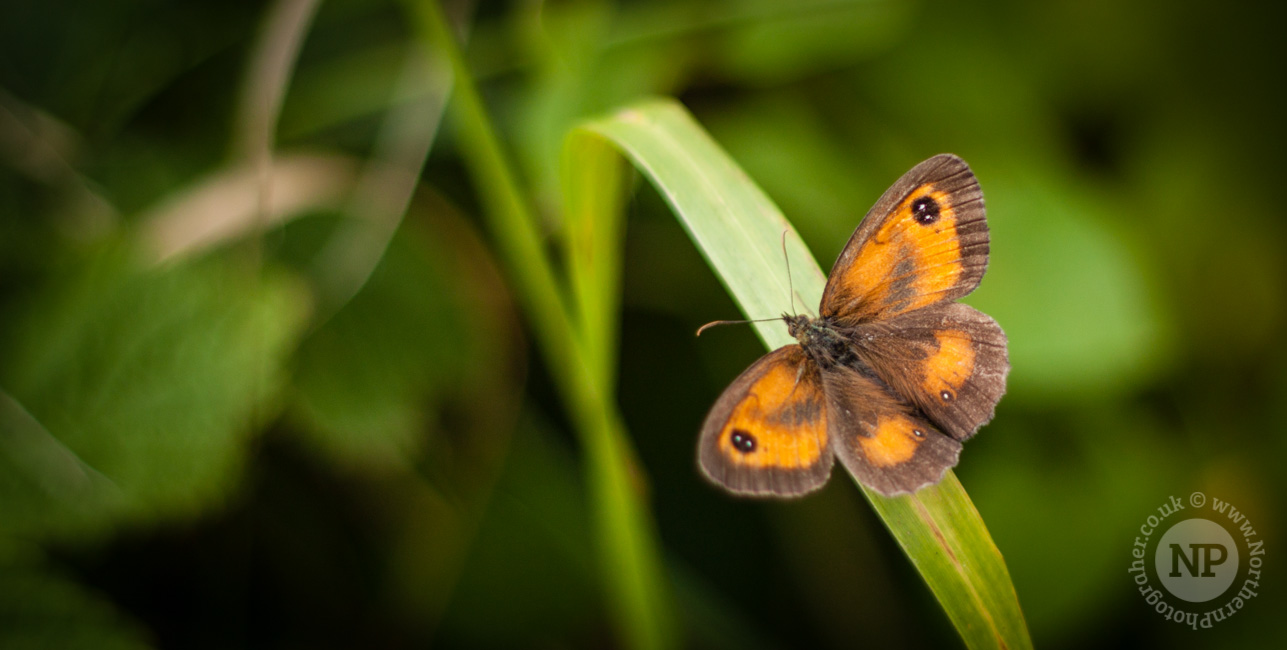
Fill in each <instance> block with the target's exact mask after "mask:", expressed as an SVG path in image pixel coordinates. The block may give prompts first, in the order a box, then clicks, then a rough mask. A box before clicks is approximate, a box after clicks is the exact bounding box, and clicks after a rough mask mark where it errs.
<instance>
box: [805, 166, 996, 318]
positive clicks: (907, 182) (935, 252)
mask: <svg viewBox="0 0 1287 650" xmlns="http://www.w3.org/2000/svg"><path fill="white" fill-rule="evenodd" d="M987 258H988V229H987V223H986V221H985V217H984V209H983V194H982V192H980V191H979V186H978V181H977V180H976V179H975V178H974V174H973V173H972V172H971V171H970V168H969V167H968V166H967V165H966V164H965V163H964V162H963V161H961V159H959V158H956V157H955V156H936V157H934V158H931V159H930V160H927V161H926V162H924V163H922V164H920V165H917V166H916V168H914V169H912V171H910V172H908V173H907V174H906V175H904V176H903V178H901V179H899V181H898V182H897V183H895V184H894V186H893V187H891V188H890V189H889V191H888V192H886V193H885V196H883V197H881V199H880V201H878V202H877V203H876V205H875V206H873V207H872V209H871V211H870V212H868V213H867V216H866V217H865V218H864V219H863V222H862V223H861V224H859V226H858V229H857V230H856V231H855V232H854V235H853V237H851V238H850V240H849V243H848V244H847V245H846V246H845V250H844V251H843V252H842V253H841V254H840V258H839V259H838V260H836V265H835V267H834V268H832V270H831V276H830V278H829V279H828V281H827V288H826V290H825V291H824V292H823V296H822V308H821V312H822V315H823V316H826V317H833V318H837V317H838V318H841V319H846V320H854V321H872V320H881V319H887V318H891V317H893V316H897V315H899V314H902V313H906V312H909V311H914V310H917V309H920V308H923V307H926V306H929V305H932V304H935V303H938V302H942V301H945V300H951V299H955V298H959V297H960V296H963V295H965V294H967V293H969V292H970V291H972V290H973V289H974V287H976V286H978V283H979V280H980V279H981V278H982V277H983V271H984V269H985V268H986V266H987Z"/></svg>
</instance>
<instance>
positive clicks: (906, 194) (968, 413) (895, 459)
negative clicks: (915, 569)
mask: <svg viewBox="0 0 1287 650" xmlns="http://www.w3.org/2000/svg"><path fill="white" fill-rule="evenodd" d="M987 265H988V226H987V221H986V219H985V218H984V209H983V193H982V191H981V190H980V189H979V183H978V181H977V180H976V179H975V177H974V173H973V172H971V171H970V167H969V166H968V165H966V164H965V161H963V160H961V159H960V158H958V157H956V156H953V155H950V154H943V155H939V156H935V157H933V158H930V159H929V160H926V161H925V162H923V163H921V164H919V165H917V166H915V167H913V168H912V170H911V171H909V172H907V173H906V174H905V175H904V176H903V177H902V178H900V179H898V182H896V183H894V185H893V187H890V188H889V190H887V191H886V192H885V194H884V196H881V197H880V200H879V201H877V202H876V205H875V206H873V207H872V209H871V210H870V211H869V212H868V213H867V216H866V217H864V218H863V220H862V222H861V223H859V225H858V228H857V229H856V230H855V231H854V234H853V236H852V237H850V238H849V243H847V244H845V248H844V250H843V251H841V253H840V257H839V258H838V259H837V260H836V264H835V266H834V267H833V268H832V269H831V275H830V276H829V277H828V278H827V285H826V288H825V289H824V290H823V293H822V304H821V305H820V307H819V309H818V317H817V318H811V317H809V316H791V315H786V314H784V315H783V316H782V319H783V320H784V321H786V325H787V331H788V332H790V334H791V335H792V336H794V337H795V338H796V340H797V341H798V343H797V344H791V345H787V346H785V347H781V348H778V349H777V350H774V351H772V352H770V353H768V354H766V355H765V356H763V357H762V358H760V360H759V361H756V362H755V363H754V364H752V365H751V367H750V368H747V369H746V371H745V372H743V373H742V374H741V375H740V376H739V377H738V378H737V379H735V380H734V381H733V383H732V385H730V386H729V387H728V388H727V389H726V390H725V391H724V394H723V395H721V396H720V398H719V400H718V401H716V402H715V405H714V406H713V407H712V408H711V411H710V414H709V415H707V416H706V421H705V423H704V424H703V425H702V435H701V441H700V443H699V450H698V457H699V459H700V464H701V467H702V470H703V472H704V473H705V474H706V476H707V477H709V478H710V479H711V480H712V481H713V482H715V483H717V484H719V485H722V486H724V487H725V488H727V489H729V490H731V491H732V492H735V493H738V494H747V495H762V496H779V497H789V496H796V495H800V494H804V493H806V492H810V491H812V490H815V489H817V488H819V487H821V486H822V485H823V483H825V482H826V480H827V478H828V476H830V474H831V465H832V463H833V459H835V458H839V459H840V462H841V464H843V465H844V466H845V467H846V468H847V469H848V470H849V472H850V473H851V474H853V475H854V478H856V479H857V480H858V481H859V482H860V483H862V484H863V485H865V486H867V487H869V488H871V489H872V490H875V491H876V492H879V493H880V494H883V495H885V496H893V495H897V494H907V493H911V492H914V491H916V490H917V489H919V488H921V487H924V486H926V485H931V484H934V483H937V482H938V481H939V480H940V479H941V478H943V473H944V472H946V471H947V469H948V468H950V467H953V466H955V465H956V462H957V459H958V457H959V456H960V453H961V442H962V441H964V440H966V439H968V438H969V437H971V436H973V435H974V434H975V433H976V432H978V430H979V427H981V426H982V425H984V424H986V423H987V422H988V421H989V420H991V419H992V416H993V414H994V412H995V409H996V404H997V401H999V400H1000V399H1001V395H1002V394H1003V393H1004V392H1005V380H1006V375H1007V374H1008V373H1009V371H1010V362H1009V359H1008V354H1007V352H1006V337H1005V333H1004V332H1002V331H1001V328H1000V327H999V326H997V324H996V321H994V320H992V318H991V317H989V316H988V315H987V314H984V313H982V312H980V311H978V310H976V309H974V308H973V307H970V306H968V305H963V304H961V303H958V302H954V301H955V300H956V299H957V298H960V297H962V296H964V295H966V294H968V293H970V292H971V291H973V290H974V288H975V287H977V286H978V285H979V280H980V279H982V277H983V272H984V270H985V269H986V268H987Z"/></svg>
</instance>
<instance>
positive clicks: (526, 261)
mask: <svg viewBox="0 0 1287 650" xmlns="http://www.w3.org/2000/svg"><path fill="white" fill-rule="evenodd" d="M407 5H408V8H409V10H410V15H411V18H412V21H413V24H414V27H415V28H416V29H417V30H418V34H419V37H420V39H421V40H422V41H423V42H424V43H425V45H426V46H427V47H428V49H429V50H430V51H431V52H434V53H435V54H438V55H439V56H441V57H442V58H443V59H445V60H447V61H448V62H449V63H450V65H451V69H452V73H453V76H454V79H455V85H454V87H453V97H452V108H453V113H454V116H455V118H456V122H457V124H456V126H457V129H458V137H459V140H460V149H461V155H462V157H463V158H464V160H465V163H466V166H467V167H468V169H469V173H470V175H471V177H472V178H473V180H474V184H475V186H476V188H477V191H478V193H479V198H480V200H481V201H482V204H483V216H484V217H485V218H486V219H487V222H488V227H489V229H490V231H491V234H492V236H493V237H494V238H495V239H496V240H497V242H498V248H499V251H500V254H501V260H502V262H503V263H504V264H505V267H506V270H507V272H508V275H509V280H510V282H511V283H513V284H514V286H515V287H516V289H517V293H518V298H519V300H520V303H521V304H522V306H523V308H524V311H525V312H526V314H527V317H528V319H529V321H530V322H531V323H532V329H533V331H534V333H535V336H536V339H537V341H538V343H540V347H541V351H542V353H543V354H544V357H545V360H546V362H547V364H548V365H549V367H550V370H551V373H552V374H553V375H554V377H555V380H556V382H557V384H558V388H559V391H560V394H561V396H562V397H563V399H564V401H565V403H566V405H567V408H568V410H569V412H570V415H571V417H572V419H573V421H574V423H575V426H576V430H577V434H578V436H579V437H580V440H581V444H582V445H583V446H584V447H585V449H586V465H587V474H588V480H587V483H588V489H589V492H590V498H591V500H592V510H593V515H594V519H595V535H596V542H597V544H598V546H599V552H600V556H601V557H600V561H601V565H600V566H601V569H602V575H603V577H604V582H605V584H604V589H605V592H606V594H605V595H606V597H607V601H608V603H609V606H608V609H609V612H610V613H611V615H612V616H613V619H614V623H615V624H616V626H617V630H618V634H619V635H620V637H621V640H622V644H623V645H625V646H626V647H631V648H668V647H674V646H675V645H676V643H675V639H676V634H675V628H674V615H673V613H672V611H671V603H670V598H669V593H668V588H667V583H666V578H665V576H666V573H665V570H664V567H663V564H662V561H661V551H660V544H659V543H658V541H657V537H656V533H655V531H654V527H653V522H652V520H651V519H650V517H649V513H648V509H647V506H646V504H645V503H644V501H643V497H642V494H641V491H640V490H639V489H638V484H637V482H635V481H634V480H633V478H634V475H635V472H634V471H633V470H634V467H633V466H634V464H635V460H634V457H633V451H632V449H631V448H630V446H629V445H628V444H627V438H626V435H625V429H624V426H623V425H622V423H621V418H620V415H619V414H618V413H617V411H616V408H615V406H614V405H613V404H612V402H611V400H612V395H613V391H612V390H611V372H610V371H609V365H608V364H610V363H611V358H612V357H611V354H610V352H609V350H610V349H611V348H612V345H611V344H610V341H612V336H613V334H612V333H613V332H614V331H615V323H616V321H615V317H614V316H610V315H609V314H610V313H614V312H615V303H614V302H612V301H611V300H610V299H608V298H605V297H604V293H605V291H606V290H607V289H606V288H609V287H610V288H611V290H612V291H616V289H615V280H614V278H615V277H616V275H617V273H618V271H616V270H615V267H614V266H613V265H614V264H616V263H615V262H607V263H604V262H602V261H589V262H588V263H587V262H586V261H585V260H581V261H575V260H574V261H573V262H572V263H571V264H569V266H570V267H571V270H572V273H573V274H574V275H575V276H576V278H577V280H575V282H574V284H575V285H576V286H574V288H573V289H572V293H573V294H574V295H575V301H574V303H575V305H576V307H575V309H574V308H573V307H570V306H569V305H568V302H569V301H568V300H567V299H566V297H565V296H566V292H565V291H564V287H563V286H562V285H561V283H560V281H559V278H558V276H557V274H556V273H555V272H554V265H553V263H552V262H551V260H550V259H549V256H548V255H546V253H545V250H544V241H543V238H542V235H541V233H540V228H539V225H538V220H537V216H536V213H535V210H534V209H533V208H532V206H531V204H530V203H529V202H528V200H527V197H526V196H525V195H524V193H523V192H522V190H521V189H520V186H519V182H518V177H517V174H516V172H515V171H514V166H513V164H512V162H511V160H510V159H509V156H508V155H507V154H506V152H505V151H504V148H503V147H502V145H501V140H500V137H499V134H498V133H497V130H496V128H495V126H494V124H493V123H492V121H491V117H490V115H489V114H488V113H487V110H486V107H485V106H484V104H483V100H482V96H481V95H480V93H479V91H478V87H477V86H476V85H475V83H474V80H473V77H472V75H471V74H470V70H469V69H468V67H467V66H466V65H465V61H464V57H463V55H462V54H461V52H460V48H459V46H458V45H457V44H456V41H455V37H454V35H453V34H452V32H451V29H450V28H449V26H448V24H447V20H446V18H445V17H444V15H443V12H442V8H441V7H440V6H439V4H438V2H437V0H408V2H407ZM590 200H591V202H592V204H593V205H602V203H601V202H600V201H598V200H597V199H590ZM614 232H615V230H614V229H609V230H608V231H606V235H605V234H604V233H602V232H600V233H598V234H595V235H594V238H593V239H592V240H591V241H590V242H589V244H590V245H591V246H597V247H599V248H600V249H601V250H600V252H601V253H602V254H605V255H613V256H616V255H618V251H617V250H615V249H614V250H602V249H603V248H607V247H609V246H611V241H612V240H615V238H616V235H615V234H614ZM570 248H572V250H573V251H574V252H576V251H581V246H580V244H576V245H573V246H571V247H570ZM574 311H575V312H576V313H575V314H574V313H573V312H574Z"/></svg>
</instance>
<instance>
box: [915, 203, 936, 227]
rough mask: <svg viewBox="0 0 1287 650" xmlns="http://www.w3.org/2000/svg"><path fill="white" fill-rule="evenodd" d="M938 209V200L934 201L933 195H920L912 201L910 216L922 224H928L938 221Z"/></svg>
mask: <svg viewBox="0 0 1287 650" xmlns="http://www.w3.org/2000/svg"><path fill="white" fill-rule="evenodd" d="M940 210H941V209H940V208H939V205H938V201H935V200H934V198H933V197H929V196H922V197H921V198H919V199H916V200H915V201H912V218H913V219H915V220H916V223H919V224H921V225H922V226H928V225H930V224H932V223H934V222H935V221H938V215H939V212H940Z"/></svg>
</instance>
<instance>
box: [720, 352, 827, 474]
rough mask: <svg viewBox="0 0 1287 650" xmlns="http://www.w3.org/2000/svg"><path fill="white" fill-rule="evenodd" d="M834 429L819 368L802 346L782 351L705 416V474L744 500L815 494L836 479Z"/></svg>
mask: <svg viewBox="0 0 1287 650" xmlns="http://www.w3.org/2000/svg"><path fill="white" fill-rule="evenodd" d="M827 421H828V417H827V403H826V395H825V393H824V392H823V390H822V383H821V379H820V377H819V374H818V367H817V365H815V364H814V363H813V362H812V361H811V360H810V359H809V358H808V356H807V355H806V354H805V353H804V350H803V349H801V348H800V346H798V345H788V346H785V347H782V348H778V349H777V350H774V351H773V352H770V353H769V354H767V355H765V356H763V357H761V358H760V360H759V361H757V362H755V363H754V364H753V365H752V366H751V367H750V368H747V369H746V371H745V372H743V373H742V374H741V375H740V376H739V377H738V378H737V379H736V380H734V381H733V383H732V385H730V386H729V387H728V388H727V389H726V390H725V391H724V394H723V395H721V396H720V398H719V400H718V401H716V402H715V406H714V407H713V408H712V409H711V411H710V414H709V415H707V416H706V422H705V423H704V424H703V425H702V435H701V441H700V443H699V445H700V448H699V450H698V458H699V461H700V463H701V467H702V471H703V472H704V473H705V474H706V476H707V477H708V478H710V479H711V480H712V481H714V482H715V483H718V484H720V485H723V486H724V487H726V488H728V489H729V490H731V491H733V492H737V493H739V494H753V495H777V496H795V495H798V494H804V493H806V492H810V491H812V490H815V489H817V488H819V487H821V486H822V484H823V483H825V482H826V480H827V477H828V476H829V475H830V474H831V465H832V462H833V456H832V451H831V445H830V441H829V439H828V430H827Z"/></svg>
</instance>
